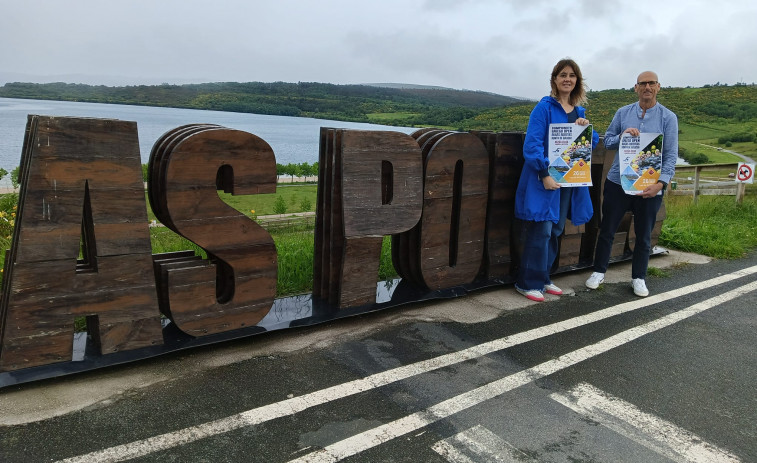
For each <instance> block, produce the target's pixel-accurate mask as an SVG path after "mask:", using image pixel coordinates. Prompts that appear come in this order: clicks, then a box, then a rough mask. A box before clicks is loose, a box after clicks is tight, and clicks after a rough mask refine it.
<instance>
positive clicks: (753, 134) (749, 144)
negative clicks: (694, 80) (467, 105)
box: [456, 85, 757, 163]
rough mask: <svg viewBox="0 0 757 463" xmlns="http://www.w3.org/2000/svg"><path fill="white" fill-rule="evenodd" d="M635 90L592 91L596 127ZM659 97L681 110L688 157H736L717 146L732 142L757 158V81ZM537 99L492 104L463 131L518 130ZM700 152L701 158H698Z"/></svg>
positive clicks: (601, 128) (590, 112)
mask: <svg viewBox="0 0 757 463" xmlns="http://www.w3.org/2000/svg"><path fill="white" fill-rule="evenodd" d="M637 100H638V97H637V95H636V93H634V92H633V90H632V89H622V90H602V91H597V92H589V94H588V102H587V104H586V112H587V117H588V118H589V120H590V121H591V122H592V124H594V129H595V130H596V131H597V132H599V133H600V134H603V133H604V132H605V130H607V126H609V125H610V121H611V120H612V116H613V115H614V114H615V111H616V110H617V109H618V108H619V107H621V106H623V105H626V104H629V103H633V102H634V101H637ZM658 101H659V102H660V103H662V104H663V105H665V106H666V107H668V108H669V109H671V110H672V111H673V112H675V113H676V114H677V115H678V122H679V135H680V146H681V148H682V157H684V158H686V159H689V160H690V162H691V161H692V160H693V161H694V163H699V162H704V161H705V159H703V158H702V157H701V156H705V157H706V158H707V159H709V161H711V162H736V161H737V160H738V158H736V157H735V156H733V155H730V154H728V153H726V152H723V151H721V150H718V149H716V148H708V147H707V146H703V145H718V147H720V148H723V147H728V148H729V149H732V150H734V151H736V152H739V153H742V154H745V155H747V156H750V157H752V158H757V144H755V139H756V138H757V86H754V85H734V86H725V85H717V86H705V87H702V88H663V89H662V90H660V93H659V95H658ZM534 104H535V103H534V102H530V103H525V104H520V105H511V106H507V107H500V108H492V109H488V110H484V111H481V112H480V113H479V114H477V115H475V116H473V117H471V118H469V119H466V120H463V121H460V122H459V123H458V124H457V126H456V128H458V129H461V130H493V131H499V130H518V131H524V130H526V127H527V126H528V116H529V114H530V112H531V109H533V107H534ZM697 155H699V157H697Z"/></svg>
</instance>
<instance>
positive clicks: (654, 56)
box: [0, 0, 757, 99]
mask: <svg viewBox="0 0 757 463" xmlns="http://www.w3.org/2000/svg"><path fill="white" fill-rule="evenodd" d="M756 5H757V2H755V0H720V1H713V0H702V1H699V0H672V1H667V0H636V1H620V0H583V1H582V0H573V1H562V0H518V1H514V0H401V1H400V0H381V1H372V0H320V1H311V0H274V1H255V0H205V1H197V0H122V1H110V0H66V1H61V0H35V1H34V2H26V1H21V0H0V84H3V83H5V82H9V81H25V82H51V81H64V82H77V83H88V84H104V85H136V84H160V83H163V82H167V83H172V84H181V83H198V82H226V81H236V82H249V81H261V82H274V81H283V82H327V83H334V84H360V83H374V82H398V83H410V84H421V85H438V86H443V87H451V88H456V89H471V90H483V91H488V92H494V93H499V94H503V95H510V96H519V97H526V98H533V99H538V98H540V97H541V96H543V95H545V94H547V93H548V92H549V73H550V71H551V69H552V66H553V65H554V64H555V62H557V60H559V59H561V58H564V57H571V58H573V59H574V60H576V61H577V62H578V64H579V65H580V66H581V69H582V71H583V73H584V78H585V79H586V82H587V84H588V86H589V88H590V89H592V90H604V89H610V88H630V87H631V86H633V84H634V82H635V81H636V80H635V79H636V76H637V75H638V74H639V73H640V72H642V71H644V70H648V69H649V70H654V71H656V72H657V73H658V75H659V79H660V82H661V83H662V85H663V86H673V87H685V86H693V87H701V86H703V85H705V84H714V83H716V82H721V83H727V84H730V85H732V84H735V83H738V82H745V83H753V82H756V81H757V6H756Z"/></svg>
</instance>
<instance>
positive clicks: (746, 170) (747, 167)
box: [736, 164, 754, 183]
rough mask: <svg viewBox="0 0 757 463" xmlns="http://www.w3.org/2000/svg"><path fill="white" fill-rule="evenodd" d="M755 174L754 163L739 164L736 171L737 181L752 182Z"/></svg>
mask: <svg viewBox="0 0 757 463" xmlns="http://www.w3.org/2000/svg"><path fill="white" fill-rule="evenodd" d="M753 175H754V164H739V167H738V169H737V171H736V181H737V182H746V183H752V176H753Z"/></svg>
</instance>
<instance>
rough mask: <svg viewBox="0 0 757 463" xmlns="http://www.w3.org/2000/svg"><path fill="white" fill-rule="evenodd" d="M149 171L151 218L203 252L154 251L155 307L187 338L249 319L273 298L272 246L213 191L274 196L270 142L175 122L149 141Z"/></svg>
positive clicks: (268, 237)
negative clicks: (157, 297) (202, 254)
mask: <svg viewBox="0 0 757 463" xmlns="http://www.w3.org/2000/svg"><path fill="white" fill-rule="evenodd" d="M149 170H150V189H149V191H150V193H149V199H150V204H151V206H152V209H153V211H154V212H155V216H156V217H157V218H158V219H159V220H160V221H161V222H162V223H163V224H165V225H166V226H167V227H169V228H171V229H172V230H173V231H175V232H176V233H178V234H180V235H182V236H184V237H185V238H187V239H188V240H190V241H192V242H194V243H196V244H197V245H199V246H200V247H202V248H203V249H204V250H205V251H207V253H208V259H207V260H203V259H200V258H199V257H198V256H195V255H194V253H182V254H180V255H178V256H177V255H173V254H169V255H164V256H160V255H158V256H155V268H156V275H157V276H158V278H157V281H158V290H159V293H160V310H161V312H163V313H164V314H165V315H166V316H167V317H169V318H170V319H171V321H173V322H174V323H175V324H176V326H177V327H178V328H179V329H181V330H182V331H184V332H185V333H187V334H191V335H192V336H205V335H208V334H214V333H220V332H224V331H230V330H233V329H237V328H244V327H249V326H254V325H255V324H257V323H258V322H259V321H260V320H261V319H262V318H263V317H264V316H265V315H266V314H267V313H268V311H269V310H270V308H271V306H272V305H273V300H274V297H275V296H276V276H277V272H278V267H277V257H276V247H275V245H274V243H273V238H271V235H269V234H268V232H267V231H265V230H264V229H263V228H262V227H260V225H258V224H257V223H256V222H255V221H253V220H252V219H250V218H248V217H246V216H245V215H244V214H242V213H241V212H239V211H237V210H236V209H234V208H232V207H231V206H228V205H227V204H226V203H224V202H223V201H222V200H221V199H220V198H219V197H218V194H217V190H219V189H223V190H224V191H226V192H227V193H231V194H258V193H275V192H276V159H275V157H274V154H273V150H272V149H271V147H270V146H269V145H268V143H266V142H265V141H264V140H263V139H261V138H259V137H257V136H255V135H252V134H250V133H247V132H243V131H239V130H231V129H227V128H225V127H220V126H214V125H206V124H202V125H200V124H198V125H189V126H182V127H179V128H177V129H174V130H172V131H169V132H168V133H166V134H164V135H163V137H161V138H160V139H159V140H158V141H157V142H156V143H155V146H154V147H153V151H152V153H151V155H150V165H149Z"/></svg>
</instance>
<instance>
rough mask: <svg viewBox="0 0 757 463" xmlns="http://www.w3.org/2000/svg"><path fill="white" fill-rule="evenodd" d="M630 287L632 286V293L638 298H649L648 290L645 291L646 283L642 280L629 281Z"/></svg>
mask: <svg viewBox="0 0 757 463" xmlns="http://www.w3.org/2000/svg"><path fill="white" fill-rule="evenodd" d="M631 286H633V293H634V294H635V295H637V296H639V297H647V296H649V290H648V289H647V283H646V282H645V281H644V279H643V278H634V279H633V280H632V281H631Z"/></svg>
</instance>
